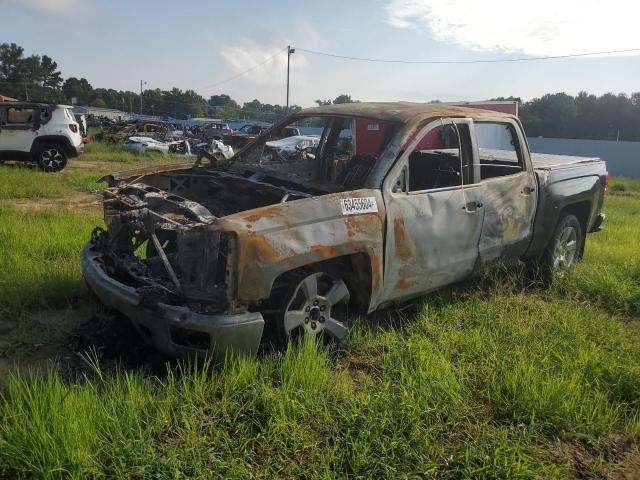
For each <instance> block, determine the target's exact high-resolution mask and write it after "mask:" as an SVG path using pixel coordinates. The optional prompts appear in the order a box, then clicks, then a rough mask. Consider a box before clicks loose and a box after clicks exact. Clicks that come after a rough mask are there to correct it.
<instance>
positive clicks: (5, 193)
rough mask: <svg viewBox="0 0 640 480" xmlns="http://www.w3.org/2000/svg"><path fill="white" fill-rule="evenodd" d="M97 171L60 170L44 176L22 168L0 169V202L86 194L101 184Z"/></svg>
mask: <svg viewBox="0 0 640 480" xmlns="http://www.w3.org/2000/svg"><path fill="white" fill-rule="evenodd" d="M101 176H102V175H101V173H100V172H94V171H87V172H85V171H81V170H69V169H67V170H63V171H62V172H60V173H56V174H52V173H45V172H41V171H38V170H35V169H33V168H28V167H23V166H18V165H17V166H13V167H10V166H0V199H10V198H62V197H65V196H67V195H71V194H73V193H74V192H84V193H89V192H92V191H95V190H97V189H99V188H100V187H101V186H104V184H102V185H101V184H98V183H97V180H98V178H100V177H101Z"/></svg>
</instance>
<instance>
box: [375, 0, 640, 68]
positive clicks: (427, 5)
mask: <svg viewBox="0 0 640 480" xmlns="http://www.w3.org/2000/svg"><path fill="white" fill-rule="evenodd" d="M386 9H387V14H388V22H389V24H391V25H392V26H394V27H397V28H414V29H424V30H427V31H429V32H431V34H432V35H433V37H434V38H435V39H436V40H439V41H441V42H453V43H455V44H458V45H460V46H462V47H464V48H468V49H471V50H477V51H503V52H522V53H525V54H527V55H564V54H571V53H582V52H598V51H607V50H621V49H629V48H640V37H638V35H637V19H638V16H639V15H640V2H636V1H631V0H624V1H619V2H611V1H610V2H604V1H601V0H537V1H536V2H524V1H519V0H482V1H481V0H392V1H391V2H390V3H389V4H388V5H387V7H386Z"/></svg>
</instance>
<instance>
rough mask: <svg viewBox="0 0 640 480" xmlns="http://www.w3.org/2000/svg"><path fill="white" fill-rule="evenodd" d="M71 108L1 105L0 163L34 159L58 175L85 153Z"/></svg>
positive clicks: (45, 104) (16, 103) (22, 104)
mask: <svg viewBox="0 0 640 480" xmlns="http://www.w3.org/2000/svg"><path fill="white" fill-rule="evenodd" d="M71 108H72V107H69V106H66V105H51V104H47V103H30V102H0V161H2V160H8V159H12V160H20V159H26V160H35V161H36V162H37V163H38V166H39V167H40V168H41V169H42V170H44V171H45V172H57V171H60V170H62V169H63V168H64V167H65V165H66V164H67V159H68V158H70V157H77V156H78V155H80V154H81V153H82V152H83V150H84V143H83V142H82V134H81V133H80V126H79V125H78V122H76V120H75V117H74V116H73V111H72V110H71Z"/></svg>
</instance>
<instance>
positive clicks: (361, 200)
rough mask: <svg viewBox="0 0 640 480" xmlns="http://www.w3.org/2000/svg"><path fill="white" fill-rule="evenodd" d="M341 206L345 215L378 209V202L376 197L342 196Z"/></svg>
mask: <svg viewBox="0 0 640 480" xmlns="http://www.w3.org/2000/svg"><path fill="white" fill-rule="evenodd" d="M340 206H341V207H342V214H343V215H354V214H356V213H371V212H377V211H378V204H377V203H376V198H375V197H356V198H341V199H340Z"/></svg>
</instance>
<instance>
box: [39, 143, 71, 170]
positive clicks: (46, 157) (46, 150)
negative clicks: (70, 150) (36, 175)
mask: <svg viewBox="0 0 640 480" xmlns="http://www.w3.org/2000/svg"><path fill="white" fill-rule="evenodd" d="M67 159H68V156H67V152H66V151H65V149H64V147H62V145H60V144H58V143H45V144H42V145H40V146H39V147H38V150H37V152H36V162H38V167H40V169H41V170H43V171H45V172H59V171H60V170H62V169H63V168H64V167H66V166H67Z"/></svg>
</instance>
